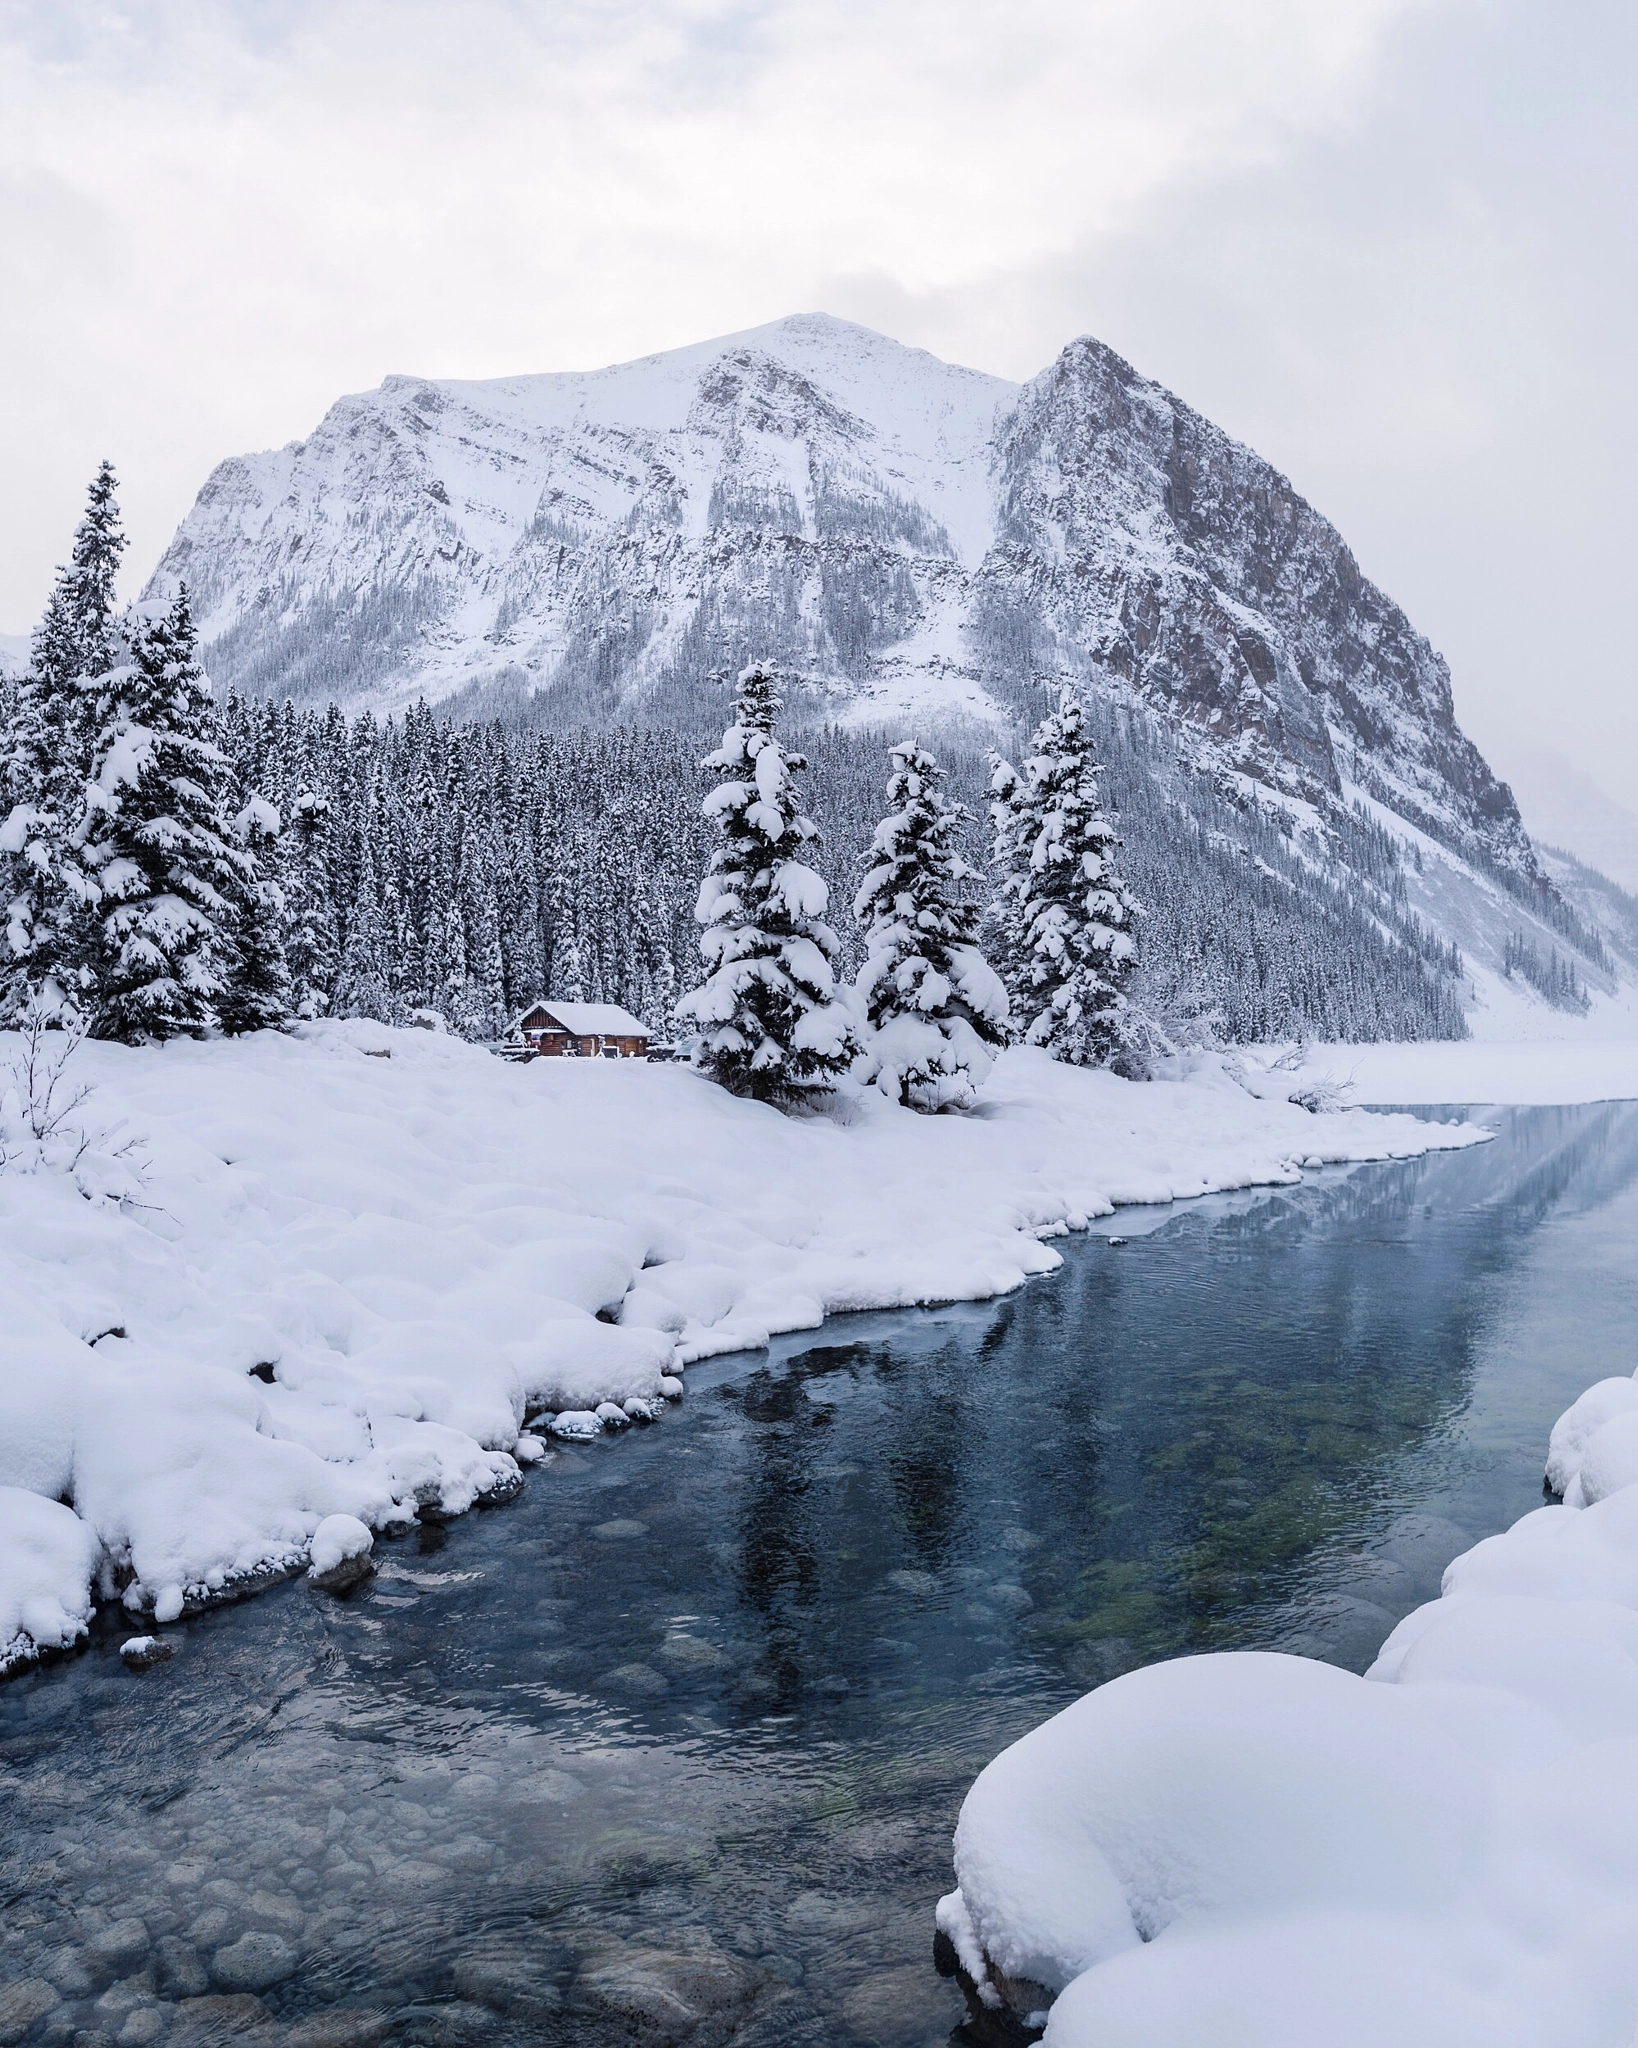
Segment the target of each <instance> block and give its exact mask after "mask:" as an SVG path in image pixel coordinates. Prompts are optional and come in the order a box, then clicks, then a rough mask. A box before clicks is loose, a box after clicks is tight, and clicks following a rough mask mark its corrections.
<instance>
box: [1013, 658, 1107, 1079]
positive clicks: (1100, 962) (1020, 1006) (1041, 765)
mask: <svg viewBox="0 0 1638 2048" xmlns="http://www.w3.org/2000/svg"><path fill="white" fill-rule="evenodd" d="M1100 773H1101V770H1100V768H1099V766H1098V764H1097V762H1096V761H1095V760H1094V759H1093V755H1092V746H1091V741H1090V738H1089V735H1088V733H1087V730H1086V720H1085V716H1084V714H1083V712H1082V709H1081V705H1080V702H1079V700H1078V699H1077V698H1076V697H1075V695H1074V693H1073V692H1072V691H1070V690H1065V691H1064V692H1063V694H1062V696H1061V698H1060V700H1059V705H1058V709H1057V710H1056V711H1054V712H1051V713H1050V714H1049V715H1048V716H1047V717H1045V718H1043V719H1042V721H1041V723H1040V724H1039V725H1038V726H1037V727H1036V729H1035V733H1034V736H1033V737H1032V739H1031V741H1030V746H1029V752H1028V753H1027V754H1026V755H1025V757H1024V760H1023V763H1022V766H1021V767H1020V768H1016V769H1015V768H1013V767H1012V766H1011V765H1010V764H1009V763H1007V762H1006V761H1003V760H1001V759H999V758H997V759H996V760H995V762H994V764H993V775H992V780H991V784H990V787H991V791H992V794H993V801H992V802H991V805H990V817H991V822H992V824H993V826H994V832H995V842H994V843H995V865H996V869H997V871H998V872H997V882H998V898H997V903H996V906H995V923H996V926H997V927H998V929H999V932H1000V934H1001V944H1002V952H1003V964H1002V973H1003V976H1004V977H1005V980H1006V983H1007V987H1008V989H1009V991H1010V993H1011V996H1012V1004H1013V1015H1014V1019H1015V1021H1016V1023H1017V1025H1018V1028H1019V1031H1020V1034H1021V1036H1022V1037H1023V1039H1024V1041H1025V1043H1026V1044H1029V1045H1039V1046H1044V1047H1045V1048H1046V1050H1047V1051H1048V1052H1050V1053H1051V1054H1052V1056H1053V1058H1054V1059H1059V1060H1066V1061H1068V1062H1069V1063H1070V1064H1071V1065H1072V1066H1108V1065H1110V1064H1111V1063H1112V1062H1113V1061H1115V1060H1116V1059H1117V1058H1118V1057H1119V1056H1120V1053H1121V1050H1122V1046H1123V1038H1122V1013H1123V1010H1124V1007H1125V1002H1126V998H1125V995H1124V993H1123V991H1124V988H1125V984H1126V981H1127V978H1128V976H1129V975H1130V973H1131V970H1132V965H1133V962H1134V959H1135V957H1136V951H1137V948H1136V942H1135V940H1134V937H1133V924H1134V921H1135V914H1136V913H1135V906H1134V905H1133V902H1132V899H1131V897H1130V896H1129V894H1128V893H1127V889H1126V885H1125V883H1124V882H1123V881H1122V880H1121V878H1120V876H1119V874H1118V873H1117V872H1116V869H1115V848H1116V845H1117V843H1118V842H1117V841H1116V838H1115V828H1114V826H1113V824H1111V822H1110V820H1109V818H1108V817H1107V816H1106V815H1105V813H1104V810H1103V808H1102V805H1101V803H1100V801H1099V796H1098V777H1099V774H1100Z"/></svg>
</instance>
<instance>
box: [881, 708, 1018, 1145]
mask: <svg viewBox="0 0 1638 2048" xmlns="http://www.w3.org/2000/svg"><path fill="white" fill-rule="evenodd" d="M888 758H889V759H890V760H891V762H892V764H893V765H892V772H891V774H890V775H889V777H888V782H887V801H888V803H889V804H890V805H891V806H892V808H891V810H890V811H889V813H888V815H887V816H886V817H885V818H883V820H882V821H881V823H880V824H879V825H878V826H877V827H876V835H875V838H874V840H873V841H872V843H871V848H870V852H869V853H868V854H867V855H866V863H867V872H866V874H865V878H864V883H863V885H862V887H861V888H860V890H859V894H858V896H857V898H856V899H855V902H854V905H853V914H854V916H855V917H856V918H857V919H858V920H859V922H860V923H861V924H862V925H863V926H864V927H865V958H864V965H863V966H862V967H861V968H860V970H859V976H858V983H857V986H858V990H859V994H860V996H861V998H862V999H863V1002H864V1009H865V1016H866V1018H867V1020H868V1022H869V1023H870V1025H871V1027H872V1035H871V1037H870V1039H869V1040H868V1042H867V1044H866V1047H865V1051H866V1056H867V1058H868V1059H869V1062H870V1069H869V1071H870V1078H871V1080H873V1081H874V1082H875V1084H876V1086H877V1087H878V1088H879V1089H880V1090H881V1091H882V1093H883V1094H884V1095H888V1096H891V1097H892V1098H893V1099H894V1100H895V1101H898V1102H902V1103H904V1104H905V1105H906V1106H907V1107H909V1108H912V1109H920V1110H940V1109H962V1108H965V1107H966V1106H967V1105H968V1104H969V1103H970V1102H971V1101H972V1099H973V1097H974V1095H975V1094H976V1092H977V1090H978V1089H979V1088H980V1087H981V1086H982V1085H983V1082H984V1080H985V1078H986V1077H987V1076H988V1074H989V1071H990V1067H991V1066H992V1064H993V1063H994V1059H995V1048H996V1047H997V1046H1001V1045H1004V1044H1005V1043H1006V1040H1007V1035H1008V1027H1009V1024H1010V1017H1009V1013H1008V1003H1007V992H1006V989H1005V988H1004V987H1003V986H1002V983H1001V979H1000V977H999V976H998V975H997V973H996V972H995V969H994V968H993V967H991V965H990V963H989V962H988V961H987V960H986V959H985V958H984V955H983V953H982V952H981V951H980V950H979V945H978V927H979V922H980V918H981V916H982V912H981V910H980V908H979V906H978V905H977V904H976V903H975V902H973V901H972V900H971V897H970V896H969V894H968V892H967V890H966V888H965V887H964V885H965V884H966V883H968V882H971V881H974V880H976V879H977V876H976V871H975V870H974V869H973V868H971V867H969V866H968V864H967V862H966V861H965V860H963V859H962V857H961V852H960V849H959V846H958V843H957V842H958V841H959V839H960V836H961V829H962V827H963V825H965V824H966V822H967V817H968V814H967V812H966V811H965V810H963V809H962V807H961V806H960V805H959V804H955V803H952V802H951V801H950V800H949V798H948V797H947V796H946V795H945V793H944V777H943V774H942V772H941V771H940V769H939V766H938V763H937V762H936V761H935V760H934V759H933V757H932V755H931V754H929V753H927V752H925V751H924V750H923V749H922V748H921V747H919V746H917V745H916V744H915V743H914V742H913V741H911V740H905V741H902V742H901V743H900V744H899V745H898V746H896V747H894V748H893V749H892V750H891V752H890V754H889V757H888Z"/></svg>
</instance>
